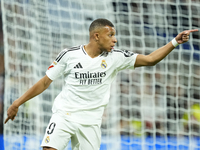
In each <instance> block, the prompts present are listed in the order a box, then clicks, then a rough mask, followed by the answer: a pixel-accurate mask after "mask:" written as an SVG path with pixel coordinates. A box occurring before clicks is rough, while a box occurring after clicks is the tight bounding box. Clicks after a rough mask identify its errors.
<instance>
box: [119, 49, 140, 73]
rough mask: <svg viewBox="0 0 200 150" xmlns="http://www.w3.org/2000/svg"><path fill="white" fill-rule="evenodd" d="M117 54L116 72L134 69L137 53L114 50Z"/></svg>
mask: <svg viewBox="0 0 200 150" xmlns="http://www.w3.org/2000/svg"><path fill="white" fill-rule="evenodd" d="M116 52H118V53H117V54H118V55H117V57H116V58H117V64H118V65H117V70H118V71H120V70H124V69H135V67H134V65H135V62H136V58H137V56H138V54H137V53H134V52H131V51H127V50H116Z"/></svg>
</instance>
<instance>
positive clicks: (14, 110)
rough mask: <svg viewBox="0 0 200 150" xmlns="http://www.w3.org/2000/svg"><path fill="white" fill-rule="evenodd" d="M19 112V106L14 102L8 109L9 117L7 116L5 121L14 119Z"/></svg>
mask: <svg viewBox="0 0 200 150" xmlns="http://www.w3.org/2000/svg"><path fill="white" fill-rule="evenodd" d="M17 112H18V107H17V106H16V105H15V104H14V103H13V104H12V105H11V106H10V107H9V108H8V110H7V116H8V117H7V118H6V120H5V122H4V123H5V124H6V123H7V122H8V120H9V119H11V120H12V121H13V120H14V119H15V117H16V116H17Z"/></svg>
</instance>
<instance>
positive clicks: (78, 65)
mask: <svg viewBox="0 0 200 150" xmlns="http://www.w3.org/2000/svg"><path fill="white" fill-rule="evenodd" d="M74 68H83V67H82V65H81V63H80V62H79V63H78V64H77V65H76V66H74Z"/></svg>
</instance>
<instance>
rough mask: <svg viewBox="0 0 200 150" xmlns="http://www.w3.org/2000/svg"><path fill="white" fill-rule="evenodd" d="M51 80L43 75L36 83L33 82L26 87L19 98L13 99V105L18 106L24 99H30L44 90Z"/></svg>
mask: <svg viewBox="0 0 200 150" xmlns="http://www.w3.org/2000/svg"><path fill="white" fill-rule="evenodd" d="M50 83H51V81H48V82H47V81H46V79H45V77H43V78H42V79H41V80H39V81H38V82H37V83H36V84H34V85H33V86H32V87H31V88H30V89H28V90H27V91H26V92H25V93H24V94H23V95H22V96H21V97H20V98H18V99H17V100H15V101H14V103H15V105H16V106H17V107H19V106H20V105H22V104H23V103H25V102H26V101H28V100H30V99H31V98H33V97H35V96H37V95H39V94H40V93H42V92H43V91H44V90H46V89H47V88H48V87H49V85H50Z"/></svg>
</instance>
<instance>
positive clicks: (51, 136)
mask: <svg viewBox="0 0 200 150" xmlns="http://www.w3.org/2000/svg"><path fill="white" fill-rule="evenodd" d="M196 31H198V30H197V29H194V30H186V31H183V32H181V33H179V34H178V35H177V36H176V37H175V38H174V39H173V40H172V41H170V42H169V43H168V44H166V45H165V46H163V47H161V48H159V49H157V50H155V51H154V52H152V53H151V54H149V55H141V54H136V53H133V52H130V51H126V50H117V49H114V46H115V44H116V43H117V39H116V37H115V33H116V31H115V27H114V25H113V24H112V23H111V22H110V21H109V20H107V19H97V20H94V21H93V22H92V23H91V25H90V27H89V34H90V39H89V43H88V44H86V45H80V46H77V47H72V48H69V49H64V50H62V51H61V52H60V54H58V56H57V57H56V59H55V60H54V61H53V63H52V64H51V65H50V66H49V68H48V69H47V71H46V75H45V76H44V77H43V78H42V79H40V80H39V81H38V82H37V83H36V84H35V85H33V86H32V87H31V88H30V89H29V90H28V91H27V92H25V94H23V95H22V96H21V97H20V98H18V99H17V100H15V101H14V102H13V104H12V105H11V106H10V107H9V108H8V111H7V119H6V120H5V123H6V122H7V121H8V120H9V119H11V120H14V118H15V117H16V115H17V112H18V108H19V106H20V105H22V104H23V103H25V102H26V101H28V100H29V99H31V98H33V97H35V96H37V95H38V94H40V93H42V92H43V91H44V90H46V89H47V88H48V87H49V85H50V84H51V82H52V81H53V80H55V79H56V78H58V77H59V76H61V75H64V77H65V85H64V87H63V90H62V91H61V92H60V94H59V95H58V96H57V97H56V98H55V101H54V104H53V107H52V112H53V114H52V117H51V119H50V122H49V125H48V126H47V128H46V132H45V135H44V139H43V141H42V144H41V146H42V147H43V150H63V149H64V148H65V147H66V146H67V144H68V142H69V140H70V139H71V144H72V149H74V150H75V149H76V150H98V149H99V148H100V140H101V132H100V126H101V121H102V115H103V112H104V108H105V107H106V105H107V104H108V102H109V96H110V87H111V83H112V81H113V79H114V78H115V76H116V74H117V73H118V72H119V71H120V70H123V69H134V68H136V67H141V66H153V65H155V64H157V63H158V62H159V61H161V60H162V59H163V58H165V57H166V56H167V55H168V54H169V53H170V52H171V51H172V50H173V49H174V48H175V47H176V46H177V45H178V44H182V43H185V42H187V41H188V40H189V34H190V33H191V32H196Z"/></svg>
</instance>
